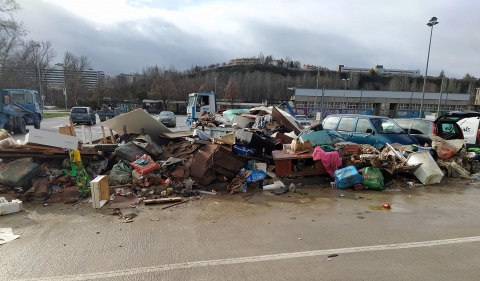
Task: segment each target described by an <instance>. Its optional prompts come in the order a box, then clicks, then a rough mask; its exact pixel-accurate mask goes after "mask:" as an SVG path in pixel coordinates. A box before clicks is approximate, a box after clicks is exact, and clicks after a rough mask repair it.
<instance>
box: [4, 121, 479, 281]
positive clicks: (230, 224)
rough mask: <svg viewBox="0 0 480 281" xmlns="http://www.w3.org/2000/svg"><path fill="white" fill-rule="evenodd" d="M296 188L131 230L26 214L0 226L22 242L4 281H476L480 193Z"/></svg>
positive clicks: (99, 213) (144, 218) (85, 211)
mask: <svg viewBox="0 0 480 281" xmlns="http://www.w3.org/2000/svg"><path fill="white" fill-rule="evenodd" d="M66 121H67V118H52V120H49V119H46V120H45V122H44V123H43V124H42V126H43V128H44V129H45V128H46V129H47V130H52V131H55V128H57V126H59V125H64V124H66ZM177 124H181V122H180V121H177ZM47 126H50V127H49V128H47ZM93 128H94V129H95V132H96V133H95V134H96V135H98V130H99V124H97V125H96V126H93ZM179 129H180V128H179ZM80 132H81V130H80V127H77V134H79V133H80ZM79 135H80V134H79ZM298 181H303V182H304V184H303V186H302V187H301V188H302V190H303V191H304V192H308V194H307V195H299V194H291V195H281V196H275V195H273V194H271V193H269V192H262V191H261V190H258V189H255V190H250V191H249V193H253V194H255V195H254V196H253V197H252V198H251V199H248V200H245V199H243V198H242V194H234V195H227V194H219V195H216V196H203V197H202V198H203V199H195V198H192V200H191V201H190V202H188V203H185V204H182V205H179V206H177V207H172V208H169V209H165V210H161V207H163V205H149V206H144V205H140V206H138V207H137V208H135V209H125V210H123V212H124V213H130V212H136V213H138V217H136V218H135V219H134V222H132V223H128V224H125V223H120V221H119V220H118V218H117V216H112V215H110V213H111V211H112V210H109V209H107V206H105V207H104V208H103V209H99V210H94V209H92V208H91V203H88V201H87V200H85V201H84V202H82V203H80V204H76V205H67V204H63V203H58V204H50V205H49V206H46V207H44V206H43V204H33V203H25V210H24V211H22V212H20V213H17V214H12V215H7V216H0V228H2V227H11V228H13V230H14V232H15V234H19V235H20V238H19V239H17V240H14V241H12V242H9V243H7V244H4V245H2V246H0V280H36V281H40V280H45V281H46V280H152V281H153V280H219V281H220V280H222V281H223V280H275V281H278V280H389V281H391V280H458V279H461V280H478V272H480V255H479V254H478V253H479V252H480V236H479V235H480V204H479V203H478V202H480V185H465V182H466V180H462V179H443V181H442V183H441V184H439V185H433V186H427V187H423V186H422V187H414V188H413V189H412V190H408V189H407V188H405V189H404V190H402V191H398V192H386V191H383V192H382V191H367V190H342V189H332V188H330V187H328V186H327V185H310V184H308V183H307V179H305V178H304V179H298ZM310 181H312V179H310ZM313 181H314V180H313ZM342 194H343V195H344V197H342ZM383 203H387V204H390V205H391V209H390V210H384V209H381V208H379V207H380V206H381V205H382V204H383ZM331 254H338V256H337V257H332V258H330V259H331V260H329V258H328V255H331Z"/></svg>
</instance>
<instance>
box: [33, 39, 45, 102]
mask: <svg viewBox="0 0 480 281" xmlns="http://www.w3.org/2000/svg"><path fill="white" fill-rule="evenodd" d="M32 47H35V48H41V47H42V46H40V44H32ZM37 68H38V91H39V92H40V97H43V93H42V92H43V91H42V75H41V72H40V55H38V58H37Z"/></svg>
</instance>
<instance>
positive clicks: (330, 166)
mask: <svg viewBox="0 0 480 281" xmlns="http://www.w3.org/2000/svg"><path fill="white" fill-rule="evenodd" d="M313 160H314V161H318V160H320V161H322V164H323V166H324V167H325V170H327V172H328V174H329V175H330V176H331V177H333V175H334V173H335V171H336V170H338V168H339V167H340V166H342V160H341V159H340V155H338V151H331V152H325V151H323V149H322V148H321V147H320V146H317V147H315V151H313Z"/></svg>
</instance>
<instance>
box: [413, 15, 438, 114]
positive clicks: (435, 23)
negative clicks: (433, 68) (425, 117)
mask: <svg viewBox="0 0 480 281" xmlns="http://www.w3.org/2000/svg"><path fill="white" fill-rule="evenodd" d="M437 24H438V21H437V18H436V17H432V18H431V19H430V21H429V22H428V23H427V26H430V43H429V44H428V55H427V68H426V69H425V79H424V80H423V91H422V101H421V103H420V113H419V115H418V117H419V118H422V114H423V100H424V99H425V86H426V85H427V72H428V60H429V59H430V46H431V45H432V33H433V26H434V25H437Z"/></svg>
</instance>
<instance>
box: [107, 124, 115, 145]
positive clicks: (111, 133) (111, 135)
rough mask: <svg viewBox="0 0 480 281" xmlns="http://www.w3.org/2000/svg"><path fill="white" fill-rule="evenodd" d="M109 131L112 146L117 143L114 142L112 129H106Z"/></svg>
mask: <svg viewBox="0 0 480 281" xmlns="http://www.w3.org/2000/svg"><path fill="white" fill-rule="evenodd" d="M108 130H109V131H110V140H111V141H112V144H116V143H117V142H116V141H115V137H114V136H113V131H112V129H110V128H108Z"/></svg>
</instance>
